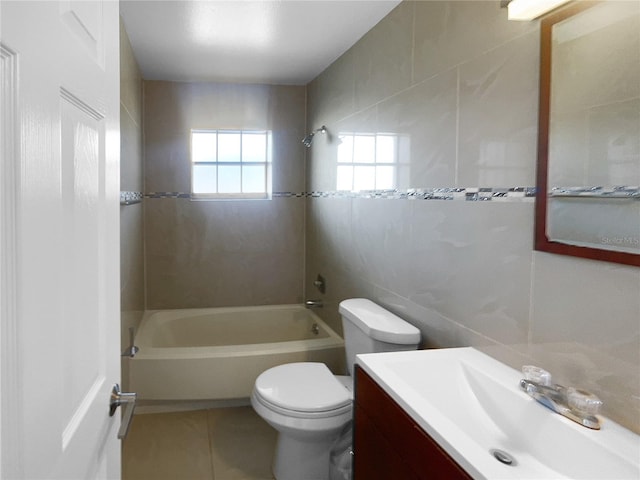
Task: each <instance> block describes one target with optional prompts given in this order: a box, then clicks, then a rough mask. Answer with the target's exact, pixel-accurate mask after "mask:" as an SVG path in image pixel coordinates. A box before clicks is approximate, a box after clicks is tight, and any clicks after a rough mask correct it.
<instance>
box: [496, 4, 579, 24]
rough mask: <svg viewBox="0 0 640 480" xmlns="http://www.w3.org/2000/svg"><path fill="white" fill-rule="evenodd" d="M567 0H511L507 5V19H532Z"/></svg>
mask: <svg viewBox="0 0 640 480" xmlns="http://www.w3.org/2000/svg"><path fill="white" fill-rule="evenodd" d="M568 1H569V0H511V1H510V2H509V4H508V5H507V9H508V11H509V20H533V19H534V18H538V17H540V16H542V15H544V14H545V13H547V12H550V11H551V10H553V9H554V8H558V7H559V6H560V5H563V4H565V3H567V2H568Z"/></svg>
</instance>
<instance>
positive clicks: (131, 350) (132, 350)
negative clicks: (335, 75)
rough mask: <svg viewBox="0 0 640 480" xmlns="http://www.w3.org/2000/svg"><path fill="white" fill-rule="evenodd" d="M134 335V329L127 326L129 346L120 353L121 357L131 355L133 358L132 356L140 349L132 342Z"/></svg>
mask: <svg viewBox="0 0 640 480" xmlns="http://www.w3.org/2000/svg"><path fill="white" fill-rule="evenodd" d="M134 337H135V331H134V329H133V327H129V346H128V347H127V348H126V349H125V351H124V352H122V354H121V355H120V356H121V357H131V358H133V357H135V356H136V353H138V350H140V349H139V348H138V347H136V346H135V344H134V343H133V338H134Z"/></svg>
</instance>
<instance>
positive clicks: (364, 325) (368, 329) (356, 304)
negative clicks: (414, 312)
mask: <svg viewBox="0 0 640 480" xmlns="http://www.w3.org/2000/svg"><path fill="white" fill-rule="evenodd" d="M338 311H339V312H340V314H341V315H342V316H344V317H346V318H347V319H349V320H350V321H351V322H353V323H354V324H355V325H356V326H357V327H358V328H359V329H360V330H362V331H363V332H364V333H366V334H367V335H368V336H370V337H371V338H373V339H375V340H380V341H382V342H387V343H394V344H399V345H414V344H415V345H417V344H419V343H420V330H418V329H417V328H416V327H414V326H413V325H411V324H410V323H408V322H406V321H405V320H403V319H402V318H400V317H398V316H397V315H394V314H393V313H391V312H390V311H388V310H385V309H384V308H382V307H381V306H380V305H377V304H375V303H373V302H372V301H371V300H368V299H366V298H350V299H348V300H343V301H342V302H340V307H339V308H338Z"/></svg>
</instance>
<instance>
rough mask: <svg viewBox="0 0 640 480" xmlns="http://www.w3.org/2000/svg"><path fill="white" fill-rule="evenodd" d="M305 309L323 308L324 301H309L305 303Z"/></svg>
mask: <svg viewBox="0 0 640 480" xmlns="http://www.w3.org/2000/svg"><path fill="white" fill-rule="evenodd" d="M304 306H305V308H322V306H323V305H322V300H307V301H306V302H304Z"/></svg>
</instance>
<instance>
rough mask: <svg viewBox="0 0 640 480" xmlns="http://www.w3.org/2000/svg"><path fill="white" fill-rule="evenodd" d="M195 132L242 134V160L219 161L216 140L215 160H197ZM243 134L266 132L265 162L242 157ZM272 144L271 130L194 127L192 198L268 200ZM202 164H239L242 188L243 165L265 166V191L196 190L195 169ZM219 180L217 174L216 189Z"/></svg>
mask: <svg viewBox="0 0 640 480" xmlns="http://www.w3.org/2000/svg"><path fill="white" fill-rule="evenodd" d="M194 133H209V134H212V133H213V134H216V137H217V136H218V135H220V134H229V133H235V134H240V152H239V153H240V160H239V161H237V162H229V161H219V160H218V145H219V142H218V141H217V140H216V152H215V160H214V161H209V162H202V161H200V162H196V161H194V158H193V134H194ZM243 134H252V135H255V134H264V135H265V137H266V138H265V140H266V141H265V157H264V158H265V161H264V162H253V161H243V159H242V135H243ZM271 146H272V134H271V131H270V130H257V129H256V130H237V129H214V128H192V129H191V131H190V133H189V163H190V167H189V168H190V169H191V187H190V188H191V199H192V200H243V199H246V200H268V199H270V198H271V160H272V158H271ZM200 165H210V166H215V167H216V169H217V168H218V167H219V166H221V165H222V166H238V167H240V188H241V189H242V171H243V169H242V166H251V165H258V166H264V167H265V175H264V187H265V191H264V192H248V193H245V192H242V191H240V192H233V193H219V192H217V191H216V192H207V193H201V192H198V193H196V192H194V191H193V190H194V189H193V186H194V176H195V175H194V171H195V168H194V167H195V166H200ZM218 181H219V175H218V174H216V190H218Z"/></svg>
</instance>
